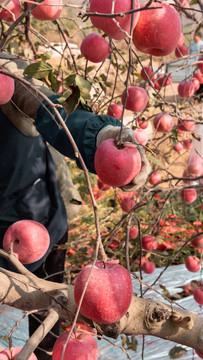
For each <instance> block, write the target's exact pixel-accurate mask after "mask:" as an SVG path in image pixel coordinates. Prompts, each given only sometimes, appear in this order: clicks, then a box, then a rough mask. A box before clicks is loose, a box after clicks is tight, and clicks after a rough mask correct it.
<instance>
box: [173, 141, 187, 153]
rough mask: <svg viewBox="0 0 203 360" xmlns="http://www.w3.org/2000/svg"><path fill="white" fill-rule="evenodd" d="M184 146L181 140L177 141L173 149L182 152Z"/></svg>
mask: <svg viewBox="0 0 203 360" xmlns="http://www.w3.org/2000/svg"><path fill="white" fill-rule="evenodd" d="M183 149H184V147H183V144H181V142H177V143H176V144H175V145H174V146H173V150H175V151H177V152H178V153H181V151H183Z"/></svg>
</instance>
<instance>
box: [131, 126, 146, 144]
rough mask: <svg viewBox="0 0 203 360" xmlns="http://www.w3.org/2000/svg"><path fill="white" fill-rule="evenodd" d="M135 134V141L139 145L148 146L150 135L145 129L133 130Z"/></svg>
mask: <svg viewBox="0 0 203 360" xmlns="http://www.w3.org/2000/svg"><path fill="white" fill-rule="evenodd" d="M133 132H134V135H135V139H136V140H137V142H138V143H139V144H142V145H144V146H145V145H146V144H147V143H148V140H149V137H148V134H147V132H146V131H145V130H143V129H136V130H133Z"/></svg>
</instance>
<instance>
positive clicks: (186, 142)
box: [183, 139, 192, 150]
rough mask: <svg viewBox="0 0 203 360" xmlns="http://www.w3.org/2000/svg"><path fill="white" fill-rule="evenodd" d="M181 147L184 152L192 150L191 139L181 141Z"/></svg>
mask: <svg viewBox="0 0 203 360" xmlns="http://www.w3.org/2000/svg"><path fill="white" fill-rule="evenodd" d="M183 145H184V148H185V149H186V150H191V149H192V139H183Z"/></svg>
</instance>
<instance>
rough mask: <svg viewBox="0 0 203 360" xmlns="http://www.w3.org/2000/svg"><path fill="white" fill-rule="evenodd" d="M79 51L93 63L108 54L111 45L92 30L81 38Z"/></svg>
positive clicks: (103, 58) (100, 60)
mask: <svg viewBox="0 0 203 360" xmlns="http://www.w3.org/2000/svg"><path fill="white" fill-rule="evenodd" d="M80 51H81V53H82V55H83V56H84V57H85V58H86V59H87V60H90V61H92V62H93V63H99V62H102V61H104V60H105V59H106V58H107V57H108V56H109V54H110V52H111V47H110V45H109V42H108V41H106V39H104V38H103V37H102V36H101V35H99V34H97V33H95V32H93V33H91V34H88V35H87V36H86V37H85V38H84V39H83V41H82V43H81V46H80Z"/></svg>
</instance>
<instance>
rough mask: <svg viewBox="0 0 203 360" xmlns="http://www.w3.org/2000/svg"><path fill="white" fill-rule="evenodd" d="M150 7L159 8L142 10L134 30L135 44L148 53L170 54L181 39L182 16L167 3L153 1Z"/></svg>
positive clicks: (157, 54) (156, 54)
mask: <svg viewBox="0 0 203 360" xmlns="http://www.w3.org/2000/svg"><path fill="white" fill-rule="evenodd" d="M144 5H146V3H145V4H144ZM144 5H143V6H144ZM149 7H157V9H153V10H146V11H141V12H140V17H139V20H138V23H137V25H136V26H135V28H134V31H133V42H134V45H135V46H136V48H137V49H138V50H140V51H141V52H143V53H146V54H151V55H154V56H166V55H169V54H170V53H171V52H172V51H173V50H174V49H175V48H176V46H177V43H178V41H179V39H180V35H181V19H180V16H179V14H178V12H177V11H176V9H174V7H172V6H170V5H168V4H166V3H157V2H153V4H150V6H149Z"/></svg>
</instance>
